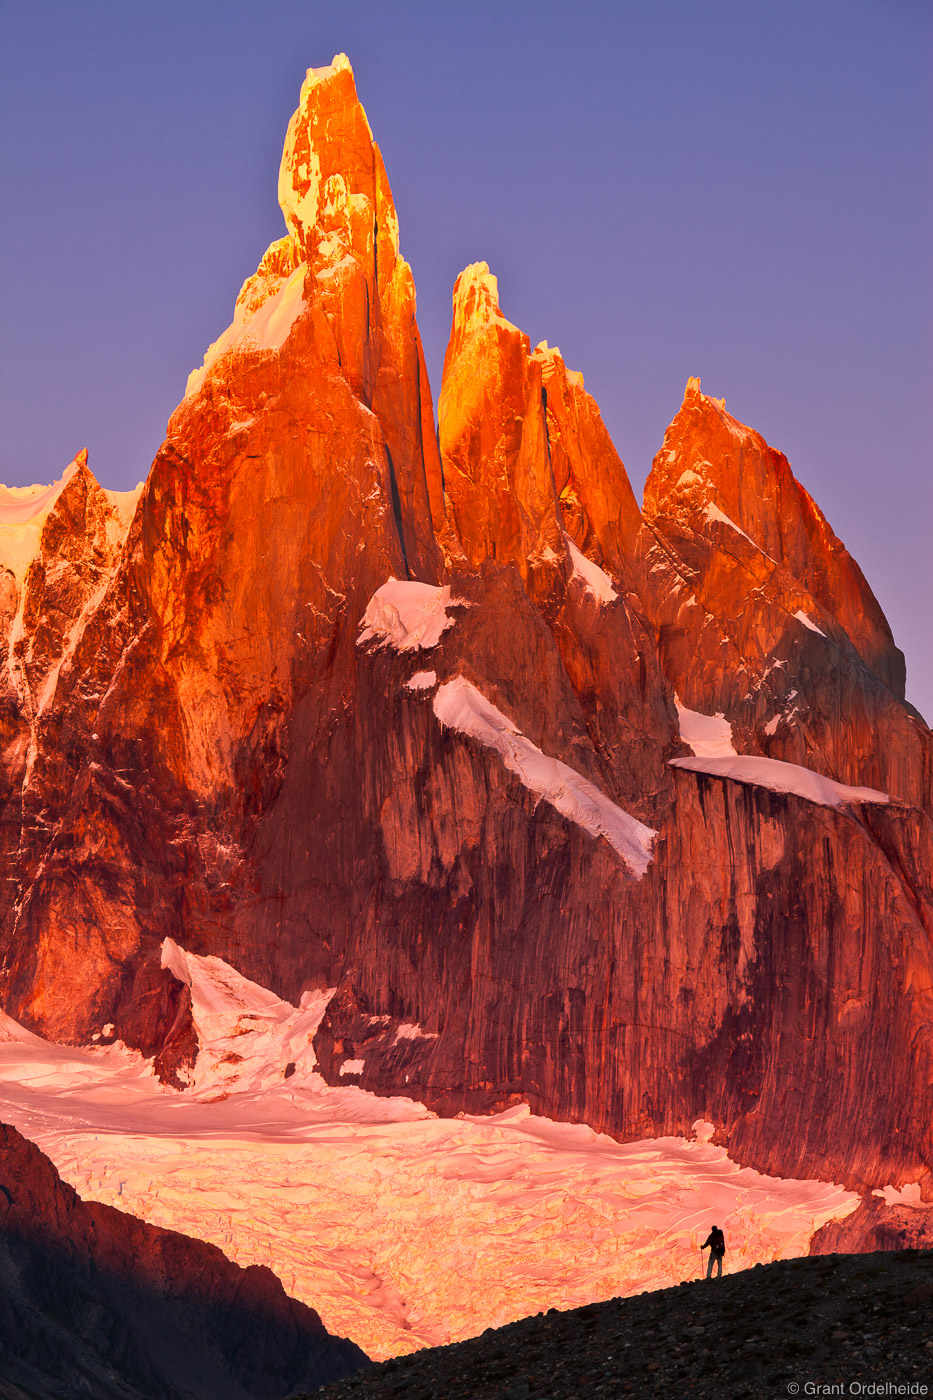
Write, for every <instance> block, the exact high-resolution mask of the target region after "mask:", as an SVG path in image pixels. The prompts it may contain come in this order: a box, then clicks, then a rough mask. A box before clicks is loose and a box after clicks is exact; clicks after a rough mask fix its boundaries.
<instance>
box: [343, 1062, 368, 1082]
mask: <svg viewBox="0 0 933 1400" xmlns="http://www.w3.org/2000/svg"><path fill="white" fill-rule="evenodd" d="M362 1073H363V1061H362V1060H344V1062H343V1064H342V1065H341V1066H340V1076H341V1078H343V1076H344V1075H345V1074H362Z"/></svg>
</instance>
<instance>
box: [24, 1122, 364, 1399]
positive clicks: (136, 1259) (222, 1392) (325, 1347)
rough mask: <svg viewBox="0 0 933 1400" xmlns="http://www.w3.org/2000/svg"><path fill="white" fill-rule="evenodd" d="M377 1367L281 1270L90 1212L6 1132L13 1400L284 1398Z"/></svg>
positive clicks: (31, 1149) (120, 1216)
mask: <svg viewBox="0 0 933 1400" xmlns="http://www.w3.org/2000/svg"><path fill="white" fill-rule="evenodd" d="M365 1362H366V1356H365V1354H364V1353H363V1352H362V1351H360V1349H359V1347H357V1346H355V1345H354V1344H353V1343H352V1342H348V1341H344V1340H343V1339H342V1338H340V1337H332V1336H330V1334H329V1333H328V1332H327V1331H326V1330H325V1328H324V1325H323V1323H322V1322H321V1320H320V1318H319V1317H318V1315H317V1313H316V1312H315V1311H314V1309H313V1308H309V1307H306V1306H305V1304H304V1303H300V1302H298V1301H297V1300H296V1299H295V1298H290V1297H289V1296H288V1295H287V1294H286V1293H285V1291H284V1289H283V1288H282V1285H281V1284H280V1283H279V1281H278V1279H277V1278H276V1277H275V1275H274V1274H273V1273H272V1272H271V1271H270V1270H269V1269H264V1268H260V1267H258V1266H255V1265H254V1266H253V1267H251V1268H248V1269H241V1268H240V1267H239V1265H237V1264H234V1263H232V1262H231V1261H230V1260H229V1259H227V1258H226V1256H225V1255H224V1254H223V1253H222V1252H221V1250H219V1249H217V1248H216V1247H215V1246H214V1245H211V1244H205V1243H204V1242H203V1241H201V1240H195V1239H190V1238H189V1237H188V1236H187V1235H180V1234H178V1233H177V1232H176V1231H174V1230H160V1229H157V1228H156V1227H154V1226H152V1225H146V1224H144V1223H143V1221H141V1220H137V1219H136V1218H135V1216H132V1215H126V1214H124V1212H123V1211H119V1210H114V1209H113V1208H112V1207H111V1206H105V1205H99V1204H97V1203H93V1202H86V1201H82V1200H81V1198H80V1197H79V1196H77V1195H76V1194H75V1192H74V1191H73V1190H72V1188H71V1187H70V1186H68V1185H67V1184H66V1183H65V1182H63V1181H62V1179H61V1178H60V1176H59V1175H58V1172H57V1171H56V1170H55V1168H54V1167H53V1166H52V1163H51V1162H50V1161H49V1160H48V1158H47V1157H45V1156H43V1154H42V1153H41V1152H40V1151H39V1149H38V1148H37V1147H36V1146H34V1144H33V1143H31V1142H28V1141H27V1140H26V1139H25V1138H24V1137H21V1136H20V1134H19V1133H18V1132H16V1130H15V1129H14V1128H10V1127H7V1126H6V1125H5V1124H2V1123H0V1400H281V1397H282V1396H284V1395H290V1394H292V1393H294V1391H295V1390H298V1389H306V1388H307V1387H308V1386H312V1387H313V1386H316V1385H320V1384H321V1383H322V1382H325V1381H331V1380H335V1379H336V1378H338V1377H340V1376H346V1375H349V1374H350V1373H351V1372H352V1371H354V1370H356V1369H357V1368H358V1367H359V1366H360V1365H363V1364H365Z"/></svg>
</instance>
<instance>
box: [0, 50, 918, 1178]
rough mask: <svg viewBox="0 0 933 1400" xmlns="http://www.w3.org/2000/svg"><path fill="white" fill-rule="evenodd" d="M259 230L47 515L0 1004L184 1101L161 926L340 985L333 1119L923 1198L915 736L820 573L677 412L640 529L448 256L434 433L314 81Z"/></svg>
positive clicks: (857, 605) (325, 85)
mask: <svg viewBox="0 0 933 1400" xmlns="http://www.w3.org/2000/svg"><path fill="white" fill-rule="evenodd" d="M279 195H280V202H281V205H282V209H283V213H284V215H285V219H286V226H287V230H288V231H287V233H286V235H285V237H284V238H282V239H281V240H279V241H278V242H276V243H274V244H273V245H272V247H271V248H270V249H269V250H268V252H267V253H266V255H265V256H264V258H263V259H262V262H261V264H260V267H259V269H258V270H257V272H256V273H255V274H254V275H253V277H251V278H250V279H248V281H247V282H246V283H245V284H244V287H243V289H242V291H241V293H240V296H239V299H238V301H237V305H236V309H235V314H234V320H233V323H232V324H231V326H230V327H229V328H228V330H227V331H225V332H224V334H223V335H222V336H221V337H220V338H219V340H218V341H217V342H215V344H214V345H213V346H212V347H211V348H210V350H209V351H208V353H207V355H206V357H205V364H204V366H203V367H202V368H201V369H199V370H196V371H195V372H194V373H193V374H192V376H191V378H190V380H189V386H188V393H187V395H186V397H185V399H184V401H183V402H182V404H181V405H180V407H179V408H178V410H177V411H176V413H175V414H174V415H173V417H172V419H171V421H170V423H169V428H168V435H167V438H166V441H165V443H164V444H163V446H162V448H161V449H160V451H159V454H158V455H157V457H156V460H155V462H154V463H153V466H152V470H151V472H150V474H149V478H148V480H147V482H146V485H145V488H144V489H143V491H142V494H141V496H140V499H139V501H138V504H137V505H136V508H135V514H134V516H133V520H132V524H131V525H130V527H129V531H128V533H127V535H126V537H125V540H122V541H120V542H117V543H116V544H113V545H108V548H109V549H110V553H106V551H105V550H104V545H103V543H102V541H103V538H104V535H106V537H107V539H108V540H109V539H110V536H109V535H107V534H106V528H105V529H104V535H101V528H102V527H101V525H100V519H102V517H100V518H99V517H98V516H97V515H95V514H94V511H95V509H96V507H94V506H93V501H94V500H96V498H95V497H94V492H93V490H92V489H91V487H90V484H88V485H87V486H86V487H82V488H81V489H82V490H83V491H84V497H82V500H84V499H87V501H89V502H91V505H90V506H80V508H79V505H80V503H76V504H75V506H74V508H73V511H72V515H70V516H69V517H68V519H69V520H71V519H73V521H74V524H73V526H72V527H70V528H71V529H72V534H69V533H68V530H64V535H68V538H69V540H72V539H73V544H68V545H67V546H66V544H65V543H64V535H63V534H62V533H61V532H60V533H59V534H58V535H56V536H55V539H54V540H53V539H52V538H51V536H50V539H49V544H48V550H47V551H46V553H47V555H48V558H49V559H51V558H52V555H53V554H54V552H55V550H57V551H58V554H56V555H55V557H56V558H59V557H60V558H67V559H68V560H71V559H72V558H73V559H74V560H75V561H76V562H75V564H74V572H75V577H74V579H73V580H72V581H71V582H70V583H69V586H68V589H67V590H65V591H62V589H63V585H62V584H61V583H60V582H56V579H58V578H59V575H57V574H56V573H55V569H54V568H50V566H49V565H48V564H44V565H43V566H42V567H43V568H44V570H45V572H44V574H43V575H42V579H43V582H42V587H41V589H40V587H39V572H38V568H37V572H36V584H35V600H36V601H35V605H34V606H33V608H32V610H31V611H30V612H29V615H28V616H29V621H28V625H27V623H26V613H25V611H24V612H23V613H22V621H21V622H19V623H17V622H16V621H15V620H14V621H13V622H12V623H11V627H12V628H13V629H14V630H15V629H16V628H17V627H20V628H21V634H22V635H20V633H17V638H18V640H17V642H16V647H18V648H19V650H18V651H16V652H15V655H14V651H15V648H14V651H10V652H9V655H10V658H11V659H10V662H9V665H8V667H7V669H6V672H5V681H4V683H5V684H6V685H7V687H8V691H9V694H10V695H13V696H14V700H13V701H11V702H10V703H9V704H8V706H7V709H6V710H4V711H3V714H4V717H5V718H4V721H3V723H4V725H5V726H6V727H5V728H4V743H5V745H6V748H5V751H4V752H5V758H4V765H5V766H4V783H5V784H6V786H5V787H4V789H3V792H4V794H5V807H4V811H3V817H2V821H3V826H2V831H3V840H4V847H3V850H4V859H5V861H6V867H5V868H6V872H7V873H6V875H5V879H6V880H7V888H9V889H11V890H12V891H14V897H13V898H11V899H10V900H9V901H8V902H7V904H6V906H5V908H4V910H3V915H2V918H3V922H2V929H0V937H2V942H3V950H2V959H0V966H2V974H0V977H2V994H3V1000H4V1005H5V1006H6V1009H7V1010H8V1011H9V1012H10V1014H12V1015H14V1016H16V1017H18V1018H20V1019H22V1020H24V1021H25V1022H26V1023H27V1024H29V1025H30V1026H32V1027H34V1028H35V1029H37V1030H40V1031H41V1032H42V1033H43V1034H45V1035H48V1036H51V1037H53V1038H56V1037H57V1038H61V1039H65V1040H72V1041H83V1040H86V1039H88V1038H89V1037H90V1036H91V1035H93V1034H96V1033H98V1032H99V1031H100V1028H101V1026H102V1025H104V1024H105V1023H111V1022H112V1023H113V1024H114V1025H115V1027H116V1033H117V1034H119V1035H120V1036H121V1037H122V1038H123V1039H124V1040H126V1041H127V1042H128V1043H130V1044H133V1045H137V1046H139V1047H140V1048H142V1049H143V1050H144V1051H145V1053H146V1054H149V1055H152V1056H154V1057H156V1058H157V1064H158V1066H159V1069H160V1072H162V1073H163V1074H164V1076H165V1077H166V1078H167V1079H169V1080H170V1081H171V1082H174V1083H182V1082H183V1076H181V1077H179V1075H178V1070H179V1067H180V1066H183V1065H184V1064H185V1063H187V1062H190V1059H191V1057H192V1055H193V1053H194V1048H195V1047H194V1044H193V1041H192V1029H191V1024H190V1015H188V1014H187V1009H186V1006H185V1003H184V994H183V990H182V989H180V988H179V987H177V986H174V985H173V983H172V979H171V976H170V974H169V973H168V972H165V971H163V970H162V968H161V965H160V958H159V947H160V944H161V941H162V939H163V938H164V937H166V936H170V937H172V938H173V939H174V940H175V941H176V942H177V943H178V944H180V945H181V946H183V947H185V948H187V949H189V950H191V951H192V952H198V953H206V954H217V955H219V956H221V957H223V958H225V959H226V960H228V961H229V962H231V963H233V964H234V965H235V966H236V967H237V968H239V969H240V970H241V971H242V972H243V973H244V974H245V975H246V976H248V977H250V978H251V979H253V980H254V981H257V982H259V983H262V984H263V985H265V986H268V987H270V988H272V989H273V990H275V991H276V992H277V993H279V994H280V995H283V996H286V997H287V998H289V999H290V1000H292V1001H297V1000H298V997H299V996H300V994H301V992H302V991H303V990H305V989H308V988H312V987H313V988H319V987H324V986H337V987H338V989H339V990H338V993H337V995H336V997H335V999H334V1001H333V1002H332V1004H331V1007H330V1009H329V1011H328V1013H327V1015H326V1016H325V1018H324V1021H323V1022H322V1025H321V1028H320V1030H319V1032H318V1036H317V1041H316V1048H317V1053H318V1058H319V1062H320V1065H321V1067H322V1069H323V1072H324V1073H325V1074H326V1075H328V1076H329V1077H332V1078H333V1079H334V1080H335V1082H338V1081H339V1082H347V1079H346V1078H345V1077H342V1076H341V1067H342V1066H343V1065H344V1064H345V1063H346V1062H347V1061H348V1060H352V1061H356V1060H360V1061H362V1063H363V1068H362V1070H361V1071H360V1072H359V1074H358V1075H353V1076H351V1078H352V1079H353V1080H354V1081H356V1082H360V1083H362V1084H363V1086H364V1087H366V1088H368V1089H373V1090H374V1091H376V1092H380V1093H391V1092H400V1093H406V1094H410V1095H414V1096H416V1097H420V1098H422V1099H424V1100H425V1102H427V1103H429V1104H431V1105H432V1106H434V1107H436V1108H438V1109H440V1110H442V1111H445V1112H448V1111H453V1112H455V1111H458V1110H460V1109H463V1108H469V1109H471V1110H474V1111H476V1110H493V1109H497V1108H501V1107H503V1106H506V1105H508V1104H511V1103H514V1102H516V1101H526V1102H528V1103H529V1104H531V1106H532V1107H533V1109H534V1110H535V1111H537V1112H541V1113H544V1114H549V1115H551V1116H555V1117H558V1118H567V1119H572V1120H577V1121H580V1120H582V1121H586V1122H588V1123H590V1124H592V1125H593V1126H594V1127H596V1128H600V1129H604V1130H606V1131H609V1132H612V1133H615V1134H617V1135H619V1136H621V1137H641V1136H646V1135H651V1134H659V1133H673V1132H689V1130H690V1128H691V1125H692V1123H693V1122H694V1120H695V1119H697V1118H701V1117H702V1118H707V1119H709V1120H711V1121H712V1122H713V1123H715V1125H716V1128H717V1133H718V1140H719V1141H722V1142H726V1143H728V1144H729V1146H730V1150H731V1151H732V1152H733V1155H735V1156H736V1157H737V1158H738V1159H739V1160H740V1161H743V1162H748V1163H749V1164H751V1165H755V1166H757V1167H760V1168H764V1169H766V1170H768V1171H771V1172H776V1173H780V1174H787V1175H790V1174H794V1175H807V1174H812V1175H821V1176H828V1177H831V1178H832V1179H835V1180H839V1181H843V1182H845V1183H846V1184H849V1185H860V1186H865V1187H869V1186H883V1185H887V1184H894V1185H902V1184H904V1183H907V1182H914V1181H918V1180H919V1181H921V1183H922V1186H923V1190H924V1192H925V1193H926V1194H930V1180H931V1179H930V1175H929V1164H930V1161H931V1132H933V943H931V936H933V919H931V908H933V899H931V871H933V839H931V821H930V812H931V804H930V794H931V772H933V757H931V756H933V745H931V735H930V731H929V730H928V729H927V727H926V725H925V724H924V723H923V721H922V719H921V718H920V716H919V715H917V713H916V712H915V711H914V710H912V708H911V707H910V706H909V705H907V704H906V703H905V701H904V699H903V660H902V658H901V656H900V653H899V652H898V651H897V649H896V647H895V646H894V644H893V641H892V639H891V635H890V631H889V629H888V627H887V624H886V622H885V620H884V618H883V616H882V614H881V611H880V608H879V607H878V604H877V602H876V601H875V599H874V598H873V596H872V594H871V592H870V590H869V588H868V585H867V584H866V583H865V580H864V579H863V577H862V575H861V573H860V572H859V570H858V567H857V565H855V563H854V562H853V561H852V559H851V558H850V556H849V555H848V553H847V552H846V551H845V549H844V547H843V546H842V545H841V543H840V542H839V541H838V540H837V539H836V537H835V536H834V535H833V533H832V531H831V529H830V527H829V525H828V524H827V522H826V521H825V519H824V517H823V516H822V515H821V513H820V512H819V510H818V508H817V507H816V506H815V505H814V503H813V502H812V501H811V500H810V498H809V496H808V495H807V494H806V492H805V491H804V490H803V488H802V487H801V486H800V485H799V483H797V482H796V481H795V479H794V477H793V475H792V473H791V470H790V467H789V466H788V464H787V462H786V460H785V459H784V458H782V457H781V456H780V454H778V453H776V452H774V451H773V450H772V449H771V448H770V447H768V446H767V444H765V443H764V442H763V440H762V439H761V438H760V437H759V436H758V435H757V434H756V433H754V432H752V430H750V429H748V428H746V427H744V426H743V425H741V424H739V423H738V422H737V421H736V420H734V419H732V418H731V417H730V416H729V415H727V414H726V413H725V410H724V407H723V406H722V405H721V404H720V403H719V401H717V400H713V399H710V398H708V397H707V396H705V395H703V394H702V393H701V390H700V386H699V383H698V382H697V381H690V383H689V384H688V386H687V393H686V396H685V400H684V405H683V407H682V408H681V410H680V412H679V413H678V415H677V416H676V418H675V419H674V422H673V423H672V425H671V427H670V429H669V430H668V433H667V435H666V437H665V441H664V446H663V448H662V450H661V452H660V453H659V455H658V458H657V459H656V461H655V464H654V468H653V470H652V474H651V477H650V478H649V482H648V485H647V487H646V493H645V503H644V509H643V511H640V510H639V508H638V504H637V502H636V500H635V497H634V495H633V492H632V489H631V486H630V483H629V481H628V478H627V475H626V473H625V469H624V467H623V465H622V463H621V461H620V460H619V457H618V454H617V453H616V451H615V449H614V447H613V445H612V443H611V441H610V439H609V436H608V434H607V432H606V429H605V427H604V425H603V423H602V420H601V418H600V415H599V410H598V408H597V406H596V405H595V403H594V402H593V400H592V399H591V398H590V396H589V395H588V394H587V393H586V390H585V388H584V385H583V381H582V377H581V376H580V375H579V374H576V373H574V372H572V371H569V370H568V369H567V368H566V366H565V364H564V361H563V359H562V357H561V355H560V352H559V351H558V350H556V349H553V348H551V347H548V346H547V345H546V344H544V343H542V344H541V345H539V346H538V347H537V348H536V349H534V350H532V349H531V346H530V343H529V341H528V339H527V337H525V336H524V335H523V334H522V332H521V331H520V330H519V329H518V328H517V327H515V326H514V325H512V324H511V323H510V322H509V321H508V320H507V319H506V318H505V316H504V315H503V313H502V312H501V310H500V308H499V302H498V288H497V285H496V280H495V278H494V277H493V276H492V275H491V274H490V272H489V269H488V268H487V267H486V265H485V264H476V265H474V266H472V267H470V268H467V269H466V271H465V272H464V273H463V274H461V277H460V278H459V279H458V281H457V285H456V287H455V290H454V305H453V321H452V329H451V339H450V346H449V348H448V352H447V358H446V363H445V371H444V381H443V384H442V387H441V393H440V399H439V420H440V421H439V430H438V437H437V440H435V436H434V428H433V410H432V405H431V397H430V391H429V388H428V385H427V378H426V375H425V372H424V361H423V356H422V353H421V346H420V340H419V337H418V331H417V325H416V322H415V302H414V289H413V284H412V279H411V273H410V270H409V268H408V266H407V264H406V263H405V262H404V260H403V259H402V258H401V255H400V253H399V243H398V228H397V220H396V217H395V211H394V206H393V202H392V196H391V192H390V189H389V186H388V182H387V180H386V176H385V171H384V168H383V164H382V160H381V157H380V155H379V151H378V148H377V147H376V146H375V144H374V143H373V140H372V135H371V132H370V129H369V125H368V122H367V120H366V117H365V114H364V112H363V109H362V107H361V106H360V104H359V102H358V99H357V97H356V92H355V88H354V85H353V77H352V73H351V71H350V68H349V65H348V63H347V62H346V60H345V59H343V58H339V59H336V60H335V61H334V64H333V65H332V66H331V67H330V68H327V69H318V70H311V72H309V74H308V78H307V80H306V82H305V84H304V86H303V87H302V92H301V99H300V105H299V108H298V111H297V112H296V114H295V117H294V118H293V119H292V122H291V124H290V126H289V131H288V135H287V138H286V143H285V151H284V154H283V160H282V167H281V174H280V184H279ZM82 470H84V468H82ZM74 480H77V477H73V478H72V482H73V481H74ZM82 480H83V477H82ZM71 484H72V483H69V487H70V485H71ZM74 494H75V495H77V494H78V493H77V490H76V492H75V493H74ZM101 509H102V507H101ZM82 510H83V511H84V514H83V515H82V513H81V511H82ZM63 518H64V517H63ZM94 522H97V523H94ZM104 523H105V525H106V522H104ZM69 550H70V551H71V552H70V553H69V552H68V551H69ZM95 551H96V552H95ZM4 577H5V575H2V574H0V581H2V579H3V578H4ZM68 578H69V579H71V575H70V574H68ZM17 586H18V585H17ZM7 591H8V592H9V593H10V600H9V601H10V607H12V613H10V616H11V617H13V616H14V615H15V614H16V608H17V607H19V602H18V599H19V594H18V593H16V591H15V589H14V590H13V591H12V592H10V590H9V589H8V590H7ZM6 596H7V595H6V594H5V593H3V592H2V591H0V609H2V608H3V607H6V604H5V603H4V602H3V599H4V598H6ZM7 612H8V613H9V612H10V608H7ZM5 615H6V614H4V613H3V612H2V611H0V618H2V617H3V616H5ZM69 619H71V620H70V621H69ZM66 632H67V641H64V642H63V640H62V639H63V638H64V637H65V635H66ZM11 635H12V633H11ZM56 648H57V649H58V650H56ZM17 657H20V658H21V660H20V661H18V660H17ZM50 657H54V660H52V661H50V660H49V658H50ZM17 665H20V667H21V669H23V670H24V673H25V674H26V676H27V680H28V676H29V666H30V665H32V666H33V667H34V668H35V667H38V669H37V670H36V671H35V675H36V680H35V684H36V685H37V686H40V687H44V689H43V690H42V696H43V700H42V705H41V707H40V708H39V709H38V710H36V712H35V713H33V712H31V711H29V712H27V711H28V707H27V706H26V702H25V700H22V699H21V698H20V697H21V694H22V695H25V691H24V690H23V689H22V684H25V683H22V684H21V682H20V681H18V680H16V676H18V675H19V674H20V673H19V672H17V671H16V666H17ZM43 668H44V669H43ZM29 684H30V685H32V684H33V682H32V681H29ZM17 685H19V686H20V689H19V690H17V689H16V687H17ZM30 693H31V692H30ZM17 706H19V708H18V709H17ZM17 725H18V726H19V728H17ZM76 992H77V994H76ZM402 1028H405V1029H404V1031H402ZM412 1028H414V1029H412ZM400 1032H401V1033H400Z"/></svg>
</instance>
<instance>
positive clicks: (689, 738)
mask: <svg viewBox="0 0 933 1400" xmlns="http://www.w3.org/2000/svg"><path fill="white" fill-rule="evenodd" d="M674 705H675V706H676V708H677V720H678V723H679V725H680V737H681V739H683V741H684V743H685V744H689V746H690V748H691V749H693V752H694V753H695V754H696V755H697V757H698V758H726V757H729V756H733V755H734V754H735V747H734V745H733V743H732V725H731V724H730V723H729V721H728V720H727V719H726V717H725V715H724V714H722V712H721V711H720V712H718V713H717V714H715V715H704V714H701V713H700V711H699V710H688V709H687V707H686V706H685V705H682V704H681V703H680V701H679V700H678V699H677V696H676V695H675V696H674Z"/></svg>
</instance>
